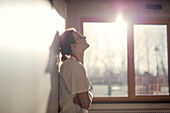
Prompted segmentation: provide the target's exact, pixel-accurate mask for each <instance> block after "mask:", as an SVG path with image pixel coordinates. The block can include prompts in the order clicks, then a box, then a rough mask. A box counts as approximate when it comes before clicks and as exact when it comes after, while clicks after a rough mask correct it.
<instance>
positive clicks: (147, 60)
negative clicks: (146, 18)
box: [134, 25, 169, 95]
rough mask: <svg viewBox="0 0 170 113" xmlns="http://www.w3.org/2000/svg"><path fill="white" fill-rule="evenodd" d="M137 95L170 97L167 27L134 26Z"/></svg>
mask: <svg viewBox="0 0 170 113" xmlns="http://www.w3.org/2000/svg"><path fill="white" fill-rule="evenodd" d="M134 54H135V89H136V95H169V87H168V55H167V25H134Z"/></svg>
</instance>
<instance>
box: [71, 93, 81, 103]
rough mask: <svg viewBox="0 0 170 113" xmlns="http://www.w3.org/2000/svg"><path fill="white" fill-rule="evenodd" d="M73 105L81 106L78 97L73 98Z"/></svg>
mask: <svg viewBox="0 0 170 113" xmlns="http://www.w3.org/2000/svg"><path fill="white" fill-rule="evenodd" d="M73 103H74V104H76V105H81V103H80V100H79V97H78V95H76V96H75V97H74V98H73Z"/></svg>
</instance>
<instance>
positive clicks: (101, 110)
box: [89, 103, 170, 113]
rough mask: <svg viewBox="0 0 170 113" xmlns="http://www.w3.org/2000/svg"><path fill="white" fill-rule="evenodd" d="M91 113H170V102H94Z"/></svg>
mask: <svg viewBox="0 0 170 113" xmlns="http://www.w3.org/2000/svg"><path fill="white" fill-rule="evenodd" d="M89 113H170V103H146V104H145V103H124V104H120V103H118V104H116V103H114V104H92V106H91V107H90V109H89Z"/></svg>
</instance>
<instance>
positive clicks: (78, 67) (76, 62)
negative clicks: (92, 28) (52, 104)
mask: <svg viewBox="0 0 170 113" xmlns="http://www.w3.org/2000/svg"><path fill="white" fill-rule="evenodd" d="M88 47H89V44H87V42H86V37H84V36H82V35H81V34H80V33H78V32H77V31H76V30H75V29H73V28H72V29H67V30H66V31H65V32H64V33H63V34H62V35H61V36H60V51H61V54H62V62H63V63H62V65H61V67H60V81H59V85H60V87H59V108H60V113H88V111H87V109H88V108H89V107H90V105H91V102H92V98H93V96H92V93H91V92H90V82H89V79H88V77H87V75H86V71H85V68H84V66H83V65H82V64H83V56H84V51H85V50H86V49H87V48H88Z"/></svg>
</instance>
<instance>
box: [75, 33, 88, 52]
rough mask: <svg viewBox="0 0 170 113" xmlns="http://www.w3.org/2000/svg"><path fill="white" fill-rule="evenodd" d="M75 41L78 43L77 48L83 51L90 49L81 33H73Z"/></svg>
mask: <svg viewBox="0 0 170 113" xmlns="http://www.w3.org/2000/svg"><path fill="white" fill-rule="evenodd" d="M73 36H74V40H75V42H76V46H78V48H80V49H82V50H83V51H84V50H86V49H87V48H88V47H89V44H88V43H87V42H86V37H85V36H82V35H81V34H80V33H79V32H76V31H74V32H73Z"/></svg>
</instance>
